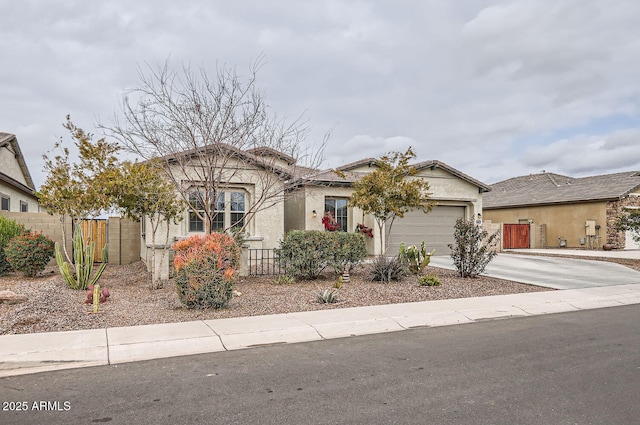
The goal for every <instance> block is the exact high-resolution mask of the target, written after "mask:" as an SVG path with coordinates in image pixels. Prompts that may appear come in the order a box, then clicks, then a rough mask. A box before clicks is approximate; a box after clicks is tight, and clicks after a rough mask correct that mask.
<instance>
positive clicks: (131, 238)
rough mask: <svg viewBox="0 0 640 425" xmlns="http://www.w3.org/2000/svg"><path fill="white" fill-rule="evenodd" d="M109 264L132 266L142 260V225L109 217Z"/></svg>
mask: <svg viewBox="0 0 640 425" xmlns="http://www.w3.org/2000/svg"><path fill="white" fill-rule="evenodd" d="M107 228H108V237H109V242H108V244H109V263H111V264H131V263H134V262H136V261H138V260H140V223H138V222H137V221H131V220H128V219H126V218H120V217H109V224H108V227H107Z"/></svg>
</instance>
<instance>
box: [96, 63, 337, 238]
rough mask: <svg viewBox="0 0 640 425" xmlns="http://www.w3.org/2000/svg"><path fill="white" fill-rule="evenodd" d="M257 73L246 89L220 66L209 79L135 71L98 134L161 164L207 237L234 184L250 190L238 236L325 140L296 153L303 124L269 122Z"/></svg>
mask: <svg viewBox="0 0 640 425" xmlns="http://www.w3.org/2000/svg"><path fill="white" fill-rule="evenodd" d="M260 67H261V59H259V60H258V61H257V62H255V63H253V64H252V65H251V66H250V70H249V75H248V78H246V81H243V80H242V79H241V78H240V77H239V76H238V75H237V73H236V72H235V70H233V69H229V68H227V67H224V66H223V67H221V68H218V69H217V70H216V74H215V77H214V78H213V79H210V78H209V77H208V76H207V74H206V73H205V71H204V70H203V69H199V72H198V73H194V72H193V71H192V70H191V69H190V68H189V67H183V68H182V70H181V72H175V71H171V70H170V69H169V65H168V63H165V64H164V66H161V67H159V68H157V69H155V70H154V69H151V68H149V69H147V73H144V72H142V71H140V72H139V78H140V87H139V88H137V89H135V90H132V91H130V92H129V93H128V94H127V95H125V97H124V102H123V114H122V115H123V118H122V119H118V118H117V117H116V118H115V120H114V123H113V125H112V126H109V127H107V126H104V125H103V126H101V127H102V128H103V129H104V130H106V132H107V133H110V135H112V136H113V137H115V138H116V139H118V140H119V142H120V143H121V144H122V145H123V146H124V147H125V149H127V150H129V151H130V152H133V153H134V154H137V155H138V156H140V157H141V158H142V159H144V160H151V159H152V158H161V160H162V161H163V163H164V164H165V170H166V172H167V175H168V177H169V179H170V180H171V181H172V182H173V183H174V185H175V187H176V188H177V191H178V192H179V193H180V194H181V196H182V198H183V199H184V201H185V203H186V204H187V207H188V208H189V210H191V211H193V212H194V213H195V214H196V215H197V217H198V218H199V219H200V220H202V221H203V223H204V226H205V229H204V230H205V231H206V232H207V233H210V232H211V231H212V229H211V222H212V220H213V218H214V216H215V214H216V211H215V210H216V202H217V200H218V196H219V194H220V193H222V192H224V191H225V190H228V189H229V188H230V187H232V186H233V185H234V184H237V185H253V186H254V187H255V188H256V190H255V195H254V196H253V197H252V198H251V199H248V200H247V201H248V202H247V203H246V205H245V211H244V213H245V215H244V217H245V218H244V223H243V225H242V226H240V230H244V228H245V227H246V226H247V224H248V223H249V222H250V221H251V219H252V218H253V216H254V215H255V214H256V213H257V212H258V211H261V210H264V209H266V208H269V207H271V206H273V205H274V204H277V203H279V202H282V201H283V200H284V198H285V196H286V195H287V193H288V192H289V189H290V188H291V187H292V186H293V185H295V184H296V183H297V182H299V180H300V179H301V178H304V177H307V176H308V175H309V174H310V173H312V172H314V171H317V168H318V166H319V165H320V162H321V156H322V151H323V149H324V145H325V143H326V139H327V137H328V135H327V136H325V138H324V140H323V141H322V143H321V145H320V146H319V147H318V148H317V150H316V151H315V152H311V151H310V150H307V151H304V150H303V142H304V140H305V137H306V136H307V134H308V127H307V124H306V121H305V120H303V118H302V117H299V118H297V119H294V120H292V121H289V120H287V119H279V118H277V117H276V116H275V115H271V114H270V111H269V107H268V105H267V103H266V101H265V99H264V95H263V94H262V93H261V92H260V91H259V90H258V89H257V87H256V75H257V72H258V71H259V69H260ZM256 169H257V170H259V172H255V170H256ZM283 182H284V185H283V184H282V183H283ZM228 224H229V225H228V226H227V227H232V226H233V224H234V223H228Z"/></svg>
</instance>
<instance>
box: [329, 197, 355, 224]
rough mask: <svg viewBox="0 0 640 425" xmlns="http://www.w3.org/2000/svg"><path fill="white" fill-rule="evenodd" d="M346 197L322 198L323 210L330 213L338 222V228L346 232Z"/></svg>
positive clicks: (347, 215)
mask: <svg viewBox="0 0 640 425" xmlns="http://www.w3.org/2000/svg"><path fill="white" fill-rule="evenodd" d="M347 202H348V199H347V198H324V212H325V214H326V213H330V214H331V215H332V216H333V218H334V219H335V220H336V221H337V222H338V224H339V225H340V228H339V229H338V230H340V231H343V232H346V231H347V223H348V221H349V214H348V209H347Z"/></svg>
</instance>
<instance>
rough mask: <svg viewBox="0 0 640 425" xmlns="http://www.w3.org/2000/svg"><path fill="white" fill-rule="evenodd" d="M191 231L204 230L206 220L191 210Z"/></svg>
mask: <svg viewBox="0 0 640 425" xmlns="http://www.w3.org/2000/svg"><path fill="white" fill-rule="evenodd" d="M189 231H190V232H204V222H203V221H202V220H201V219H200V217H198V215H197V214H196V213H194V212H189Z"/></svg>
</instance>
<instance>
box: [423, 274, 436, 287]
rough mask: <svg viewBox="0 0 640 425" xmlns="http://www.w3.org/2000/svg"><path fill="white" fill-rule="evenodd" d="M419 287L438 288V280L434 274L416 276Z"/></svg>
mask: <svg viewBox="0 0 640 425" xmlns="http://www.w3.org/2000/svg"><path fill="white" fill-rule="evenodd" d="M418 285H420V286H440V279H438V276H436V275H435V274H432V273H429V274H427V275H426V276H418Z"/></svg>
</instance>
